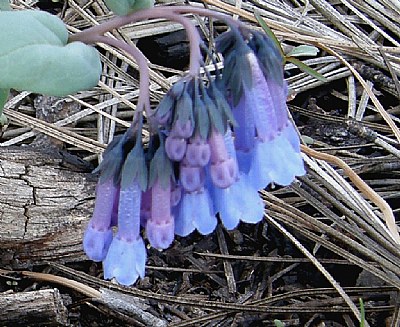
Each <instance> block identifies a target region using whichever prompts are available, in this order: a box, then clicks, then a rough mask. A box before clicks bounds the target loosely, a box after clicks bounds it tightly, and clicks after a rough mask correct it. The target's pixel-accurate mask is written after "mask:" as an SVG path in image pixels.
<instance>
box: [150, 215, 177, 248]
mask: <svg viewBox="0 0 400 327" xmlns="http://www.w3.org/2000/svg"><path fill="white" fill-rule="evenodd" d="M174 230H175V226H174V219H173V217H169V219H167V220H165V221H163V222H160V223H159V222H155V221H154V219H149V220H147V224H146V235H147V239H148V240H149V242H150V244H151V246H152V247H154V248H156V249H166V248H168V247H169V246H170V245H171V243H172V241H173V240H174Z"/></svg>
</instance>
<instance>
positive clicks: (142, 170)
mask: <svg viewBox="0 0 400 327" xmlns="http://www.w3.org/2000/svg"><path fill="white" fill-rule="evenodd" d="M139 132H140V130H139V131H138V133H139ZM136 141H137V142H136V145H135V147H134V148H133V149H132V150H131V151H130V152H129V154H128V155H127V157H126V160H125V163H124V165H123V167H122V172H121V189H120V192H119V200H118V231H117V233H116V235H115V237H114V239H113V240H112V242H111V245H110V248H109V249H108V253H107V256H106V258H105V259H104V261H103V268H104V278H107V279H111V278H115V279H116V280H117V281H118V283H120V284H122V285H131V284H133V283H134V282H135V281H136V279H137V278H138V277H139V276H140V277H143V276H144V271H145V262H146V248H145V246H144V243H143V240H142V238H141V237H140V214H141V202H142V201H141V199H142V190H143V189H145V188H146V187H147V168H146V163H145V158H144V154H143V149H142V145H141V140H136Z"/></svg>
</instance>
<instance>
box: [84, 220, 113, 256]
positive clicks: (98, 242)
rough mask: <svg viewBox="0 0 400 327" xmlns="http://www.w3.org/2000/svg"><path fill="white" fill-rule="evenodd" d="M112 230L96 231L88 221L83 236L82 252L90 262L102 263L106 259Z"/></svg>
mask: <svg viewBox="0 0 400 327" xmlns="http://www.w3.org/2000/svg"><path fill="white" fill-rule="evenodd" d="M112 236H113V233H112V230H111V228H107V229H97V228H96V227H94V226H93V222H92V221H90V222H89V225H88V226H87V228H86V231H85V234H84V236H83V250H84V251H85V253H86V255H87V256H88V257H89V259H90V260H93V261H102V260H104V258H105V257H106V254H107V251H108V248H109V246H110V243H111V240H112Z"/></svg>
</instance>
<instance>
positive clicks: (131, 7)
mask: <svg viewBox="0 0 400 327" xmlns="http://www.w3.org/2000/svg"><path fill="white" fill-rule="evenodd" d="M104 2H105V3H106V5H107V7H108V8H110V10H112V11H113V12H114V14H116V15H119V16H122V15H128V14H130V13H132V12H134V11H138V10H140V9H148V8H151V7H153V6H154V0H104Z"/></svg>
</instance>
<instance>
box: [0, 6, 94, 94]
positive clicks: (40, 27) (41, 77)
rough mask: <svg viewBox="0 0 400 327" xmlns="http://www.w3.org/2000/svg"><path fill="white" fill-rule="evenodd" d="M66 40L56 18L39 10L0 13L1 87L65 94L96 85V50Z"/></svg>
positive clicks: (64, 32)
mask: <svg viewBox="0 0 400 327" xmlns="http://www.w3.org/2000/svg"><path fill="white" fill-rule="evenodd" d="M67 42H68V31H67V29H66V28H65V25H64V23H63V22H62V20H60V19H59V18H58V17H56V16H53V15H50V14H48V13H46V12H41V11H33V10H26V11H1V12H0V76H1V79H0V88H4V89H9V88H14V89H17V90H26V91H30V92H35V93H42V94H47V95H54V96H64V95H67V94H72V93H76V92H77V91H81V90H86V89H90V88H92V87H94V86H95V85H97V83H98V81H99V78H100V75H101V62H100V57H99V54H98V52H97V51H96V49H94V48H93V47H91V46H88V45H86V44H83V43H81V42H72V43H70V44H67Z"/></svg>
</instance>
